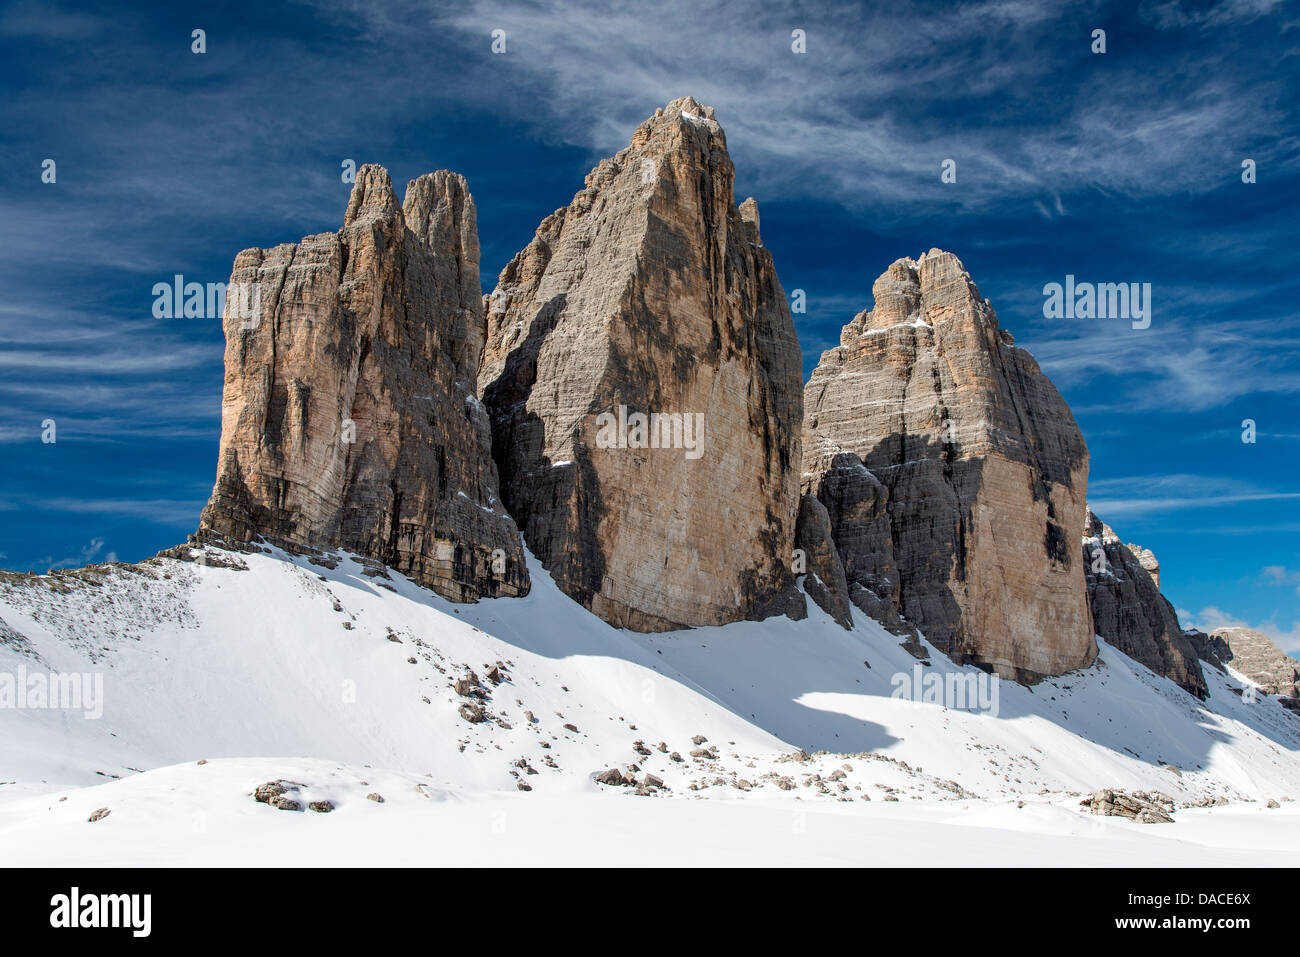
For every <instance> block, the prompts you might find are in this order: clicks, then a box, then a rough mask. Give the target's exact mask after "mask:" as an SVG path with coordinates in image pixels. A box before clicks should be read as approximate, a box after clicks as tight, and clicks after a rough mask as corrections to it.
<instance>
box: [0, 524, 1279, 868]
mask: <svg viewBox="0 0 1300 957" xmlns="http://www.w3.org/2000/svg"><path fill="white" fill-rule="evenodd" d="M193 555H194V556H199V555H202V556H204V558H205V560H210V561H211V562H212V563H211V564H201V563H196V562H193V561H179V560H175V559H159V560H155V561H152V562H150V563H145V564H144V565H142V566H122V567H114V566H108V567H103V566H101V567H98V568H96V569H91V570H88V571H85V572H80V573H73V574H65V575H60V576H56V577H38V578H19V577H17V576H9V577H7V578H6V579H5V580H4V582H3V583H0V619H2V620H3V621H2V623H0V675H3V674H5V673H10V674H15V673H17V672H18V670H19V669H20V668H23V669H26V671H27V672H28V673H29V674H33V673H34V674H37V675H40V674H48V673H49V672H59V673H64V674H67V673H89V674H91V675H92V676H93V675H94V674H102V676H103V678H102V680H103V701H102V711H103V714H102V717H100V718H98V719H93V718H89V719H88V718H86V717H83V716H82V714H81V713H80V712H76V711H70V710H66V709H64V710H58V709H50V708H44V709H30V708H14V707H0V848H4V849H5V856H6V858H7V859H11V860H14V861H15V862H18V861H27V862H31V863H37V862H41V861H45V860H50V858H49V857H48V856H46V855H48V854H50V853H51V849H54V851H53V853H54V854H55V858H56V859H66V860H70V861H82V860H87V861H95V862H99V863H110V862H113V863H133V862H153V863H161V862H167V861H183V862H208V861H216V862H229V863H236V862H240V861H241V860H247V855H253V856H254V857H258V856H259V855H273V854H289V855H291V856H292V857H296V858H297V859H300V860H302V861H304V862H315V861H319V862H321V863H325V862H327V861H326V860H325V858H324V857H322V856H321V855H324V854H325V853H326V852H325V851H324V850H323V849H322V848H321V847H320V845H319V842H320V841H322V840H326V841H337V842H339V843H338V846H337V847H336V848H335V849H334V851H333V852H331V853H334V854H345V855H348V856H349V859H350V860H357V861H370V862H404V863H420V862H428V863H433V862H436V861H442V860H445V861H450V860H454V859H455V858H454V853H455V850H456V848H457V847H459V846H460V843H461V842H458V841H457V840H452V839H450V838H449V836H448V835H449V834H456V833H470V832H475V829H476V828H480V827H483V828H488V829H489V831H488V833H496V831H495V830H492V829H494V828H497V826H498V823H499V822H498V823H494V822H497V818H495V817H493V816H492V815H491V814H488V809H494V810H493V813H494V814H495V813H498V812H499V813H500V814H501V815H503V816H504V817H503V820H504V819H508V820H509V821H510V822H511V824H510V825H509V827H508V828H506V830H508V831H509V833H510V834H511V835H513V836H512V838H511V839H510V840H507V841H501V842H498V844H497V845H496V846H497V847H498V850H499V851H500V854H501V858H500V859H501V860H510V859H519V860H529V861H541V860H554V861H557V862H563V863H578V862H590V861H597V860H601V859H602V855H603V854H604V853H605V852H606V850H608V849H610V848H614V847H618V846H622V845H625V844H627V845H634V844H637V842H640V846H641V847H642V848H643V850H644V856H645V857H646V860H652V861H654V862H658V863H672V862H674V861H685V860H695V859H701V860H703V859H708V858H707V853H712V854H713V855H714V857H713V858H712V860H713V861H715V862H716V861H717V859H718V858H717V855H724V856H726V855H730V856H731V858H733V859H734V861H735V862H738V863H746V862H752V863H761V862H763V861H769V862H785V861H801V862H808V863H811V862H823V863H835V862H842V863H853V862H855V861H856V862H865V861H867V860H870V861H871V862H874V863H898V864H906V863H913V862H915V863H925V860H924V857H923V853H922V856H920V857H918V856H917V841H922V842H923V843H924V844H925V847H929V848H931V849H937V848H939V847H941V846H942V847H947V846H948V843H951V842H953V841H957V842H958V843H959V844H962V847H963V848H964V850H963V853H969V854H970V855H973V856H974V857H975V858H978V857H979V855H980V854H984V857H983V858H982V860H981V861H980V862H982V863H986V864H988V863H1016V862H1018V860H1023V861H1029V860H1034V859H1035V855H1037V854H1040V853H1042V852H1043V851H1044V850H1045V849H1049V848H1054V847H1057V846H1058V845H1059V846H1061V847H1065V846H1073V845H1076V844H1077V845H1079V846H1080V847H1081V848H1082V849H1081V850H1080V851H1079V854H1078V855H1075V856H1074V857H1071V858H1069V862H1075V861H1079V862H1093V863H1119V862H1122V861H1121V860H1120V859H1121V858H1122V859H1129V858H1130V856H1131V862H1132V863H1155V862H1157V861H1160V860H1166V861H1169V862H1171V863H1182V862H1186V863H1192V862H1193V859H1194V858H1195V859H1196V862H1198V863H1204V861H1205V856H1204V853H1205V849H1206V848H1213V849H1215V853H1216V855H1217V856H1216V857H1215V858H1214V859H1216V860H1221V861H1222V862H1224V863H1270V862H1272V863H1279V864H1280V863H1283V862H1284V860H1285V858H1286V854H1287V852H1288V851H1289V852H1291V853H1294V851H1296V850H1297V849H1300V828H1296V827H1295V824H1296V823H1297V814H1298V812H1297V806H1296V804H1294V803H1289V802H1288V801H1287V799H1288V798H1291V797H1296V796H1300V760H1298V759H1300V720H1297V718H1296V717H1294V716H1292V715H1289V714H1287V713H1286V712H1285V711H1284V710H1283V709H1282V708H1280V707H1279V706H1278V705H1277V704H1276V702H1275V701H1273V700H1271V699H1270V698H1268V697H1267V696H1262V695H1261V696H1259V697H1258V699H1257V700H1256V701H1254V702H1251V701H1250V700H1243V698H1242V697H1241V696H1240V690H1241V684H1240V682H1238V681H1237V680H1235V679H1233V678H1230V677H1226V676H1224V675H1222V674H1220V673H1219V672H1217V671H1214V670H1213V669H1207V680H1208V681H1209V682H1210V688H1211V698H1210V700H1209V701H1208V702H1205V703H1202V702H1199V701H1197V700H1196V699H1195V698H1192V697H1191V696H1189V695H1187V694H1186V693H1185V692H1183V691H1182V690H1181V689H1179V688H1177V687H1176V686H1175V685H1173V684H1172V683H1171V682H1169V681H1167V680H1165V679H1163V678H1160V677H1157V676H1156V675H1154V674H1152V673H1151V672H1150V671H1148V670H1146V669H1145V668H1143V667H1142V666H1140V665H1138V664H1136V663H1134V662H1132V661H1130V660H1129V659H1128V658H1126V657H1125V656H1123V655H1122V654H1120V653H1118V652H1117V651H1115V650H1114V649H1111V648H1108V647H1103V648H1102V654H1101V658H1100V660H1099V663H1098V664H1097V665H1096V666H1095V667H1093V668H1091V669H1089V670H1087V671H1084V672H1079V673H1074V674H1070V675H1067V676H1065V677H1063V678H1060V679H1055V680H1051V681H1046V682H1044V683H1042V684H1040V685H1037V686H1035V687H1034V688H1032V689H1031V688H1023V687H1020V686H1018V685H1014V684H1011V683H1008V682H1001V683H998V684H997V685H996V686H992V685H990V686H986V687H992V688H994V689H995V690H996V698H994V699H993V700H992V702H986V704H989V703H991V704H993V705H995V707H993V708H986V709H985V710H984V711H967V710H960V709H958V708H955V707H951V708H945V707H943V706H942V704H926V703H921V702H913V701H908V700H900V699H899V698H897V697H892V696H891V695H892V694H893V693H894V691H895V689H896V688H897V687H898V686H899V684H900V683H901V682H902V681H903V680H904V678H906V679H907V680H913V679H915V677H917V676H918V675H937V676H940V677H943V676H948V675H953V676H967V677H972V676H978V677H980V680H988V679H987V678H984V677H983V676H982V675H981V674H980V673H979V672H976V671H974V670H973V669H969V668H958V667H956V666H954V665H952V664H951V663H950V662H948V661H947V659H945V658H944V657H943V656H942V655H939V654H938V653H933V652H932V655H931V658H932V661H933V665H932V666H930V667H927V668H922V666H921V665H920V664H919V663H918V662H917V661H916V660H915V659H914V658H912V656H911V655H909V654H908V653H907V652H906V651H905V650H903V649H902V648H901V647H899V644H898V639H897V638H895V637H894V636H892V635H890V634H889V633H888V632H886V631H884V630H883V629H882V628H880V627H879V626H878V625H876V624H875V623H874V622H872V621H870V620H868V619H865V618H863V617H861V616H858V617H857V619H856V628H855V630H854V631H853V632H846V631H844V630H843V629H842V628H840V627H839V626H838V625H836V624H835V623H834V622H833V621H831V619H830V618H829V617H827V616H825V615H824V614H823V613H822V612H820V610H818V609H817V608H816V606H813V605H811V604H810V618H809V619H808V620H806V621H803V622H793V621H790V620H788V619H784V618H775V619H770V620H768V621H765V622H743V623H738V624H733V625H728V626H724V627H720V628H708V629H699V630H695V631H686V632H675V633H669V634H662V635H650V636H646V635H634V634H632V633H629V632H624V631H618V630H616V629H614V628H612V627H610V626H609V625H607V624H606V623H604V622H602V621H601V620H600V619H598V618H596V617H595V616H593V615H590V614H589V613H587V612H586V611H585V610H583V609H582V608H581V607H579V606H578V605H576V604H575V603H574V602H572V601H571V600H570V599H569V598H567V597H566V596H564V595H563V594H562V593H560V592H559V591H558V589H557V588H556V587H555V586H554V584H553V583H552V582H551V580H550V578H549V576H548V575H547V574H546V573H545V571H543V570H542V569H541V568H540V567H539V566H537V565H536V564H533V566H532V567H531V568H530V572H531V573H532V576H533V582H534V587H533V591H532V594H531V595H529V596H528V597H527V598H524V599H500V600H494V601H484V602H481V603H479V604H477V605H453V604H451V603H449V602H446V601H444V600H442V599H440V598H438V597H437V596H436V595H433V594H432V593H430V592H428V591H426V590H424V589H421V588H419V587H417V586H415V585H413V584H411V583H410V582H408V581H406V580H404V579H402V578H401V577H400V576H398V575H396V574H393V573H390V572H385V571H383V570H381V569H376V568H375V567H374V566H373V563H361V562H358V561H356V560H353V559H352V558H350V557H348V556H342V555H341V556H337V558H336V559H331V560H329V561H327V563H326V564H325V565H322V564H314V563H313V562H312V561H311V560H309V559H308V558H305V557H290V556H287V555H285V554H283V553H280V552H274V551H273V552H270V553H267V554H261V553H254V554H243V555H236V554H234V553H230V552H222V551H218V550H215V549H207V550H197V549H196V550H194V552H193ZM225 565H234V566H235V567H222V566H225ZM329 565H334V566H335V567H328V566H329ZM494 667H495V668H496V669H497V670H496V671H495V672H493V671H492V669H493V668H494ZM471 671H472V672H473V673H474V678H475V679H477V685H475V684H474V681H473V680H472V679H471V680H470V681H468V682H467V683H462V685H461V688H460V690H461V691H462V692H463V691H466V690H469V691H471V692H474V693H473V694H471V695H469V696H467V695H464V694H459V693H458V692H457V688H456V687H455V684H456V682H457V681H462V682H464V681H465V679H467V678H468V677H469V674H470V672H471ZM930 680H934V679H930ZM91 686H92V687H93V684H92V685H91ZM476 687H477V688H479V689H481V692H475V688H476ZM1234 689H1235V690H1234ZM480 694H481V695H482V696H481V697H480V696H479V695H480ZM1248 698H1249V696H1247V699H1248ZM950 703H951V702H950ZM478 707H481V708H482V709H483V712H482V717H483V718H484V720H481V721H470V720H467V718H466V715H469V716H470V717H478V715H477V713H476V710H475V709H476V708H478ZM993 712H995V713H993ZM701 737H702V738H705V739H707V740H704V741H700V742H696V740H695V739H696V738H701ZM638 742H640V743H641V744H640V745H639V746H638ZM661 743H662V744H661ZM693 751H694V752H696V755H694V756H693V755H692V753H691V752H693ZM647 752H648V753H647ZM674 756H676V757H679V758H680V759H681V760H674ZM200 760H203V761H205V762H207V763H205V764H199V763H197V762H198V761H200ZM633 763H635V765H636V766H637V771H636V772H635V774H636V777H637V778H638V780H643V779H644V776H645V775H646V774H647V773H648V774H651V775H654V776H656V777H658V778H660V779H662V781H663V782H664V783H665V784H666V785H667V788H666V789H663V790H656V791H655V792H654V794H653V795H652V796H649V797H638V796H637V795H636V794H635V791H634V789H633V788H629V787H607V786H606V785H602V784H598V783H596V782H595V781H594V780H593V776H594V774H595V773H598V772H602V771H605V770H606V769H609V768H617V769H620V770H626V769H627V768H628V767H629V765H631V764H633ZM276 778H287V779H291V780H294V781H297V782H300V783H301V784H303V785H305V786H306V788H305V793H306V794H307V795H308V798H309V799H310V800H317V799H321V800H330V801H332V802H333V803H334V804H335V805H336V807H337V810H336V811H335V812H334V813H333V814H329V815H315V814H310V813H308V814H304V815H295V814H289V813H286V812H281V811H276V810H273V809H271V808H269V807H267V806H266V805H263V804H258V803H255V802H254V801H253V800H252V799H251V797H249V792H250V791H251V790H252V789H253V787H254V786H256V785H257V784H259V783H261V782H263V781H267V780H274V779H276ZM117 779H120V780H117ZM1101 787H1123V788H1144V789H1153V788H1154V789H1158V790H1161V791H1163V792H1166V793H1168V794H1170V795H1172V796H1173V797H1174V798H1175V799H1176V800H1177V801H1179V802H1180V804H1192V803H1194V802H1195V803H1202V804H1203V803H1207V799H1208V798H1212V797H1221V798H1226V799H1227V800H1228V802H1229V803H1228V804H1227V805H1226V806H1219V807H1215V808H1212V809H1203V808H1185V809H1183V810H1180V811H1179V812H1178V813H1177V815H1176V818H1177V821H1176V823H1175V824H1174V825H1135V824H1131V823H1129V822H1127V821H1121V820H1118V819H1101V818H1094V817H1087V816H1084V815H1082V814H1081V813H1080V811H1079V810H1078V795H1079V793H1080V792H1088V791H1092V790H1094V789H1097V788H1101ZM524 789H527V791H526V792H525V790H524ZM375 791H378V792H380V793H383V794H384V796H385V802H384V803H382V804H380V803H378V802H375V801H368V800H366V795H367V794H368V793H372V792H375ZM575 792H576V793H575ZM64 798H66V800H62V799H64ZM699 798H708V799H712V800H711V801H708V802H703V801H701V802H695V801H691V800H688V799H699ZM1268 799H1275V800H1277V801H1278V802H1281V807H1279V808H1274V809H1270V808H1266V807H1265V805H1264V802H1265V801H1267V800H1268ZM717 801H726V802H733V803H732V804H729V805H728V806H733V805H734V807H735V812H734V813H733V814H726V815H722V816H721V817H720V816H719V813H720V812H719V811H717V810H705V809H704V808H705V807H708V808H716V807H718V806H719V805H717V803H716V802H717ZM734 802H740V803H734ZM742 805H743V806H742ZM1022 805H1023V806H1022ZM100 807H107V808H109V810H110V811H111V814H110V815H109V816H108V817H106V818H104V819H103V820H101V821H98V822H95V823H90V822H88V821H87V818H88V816H89V814H90V812H91V811H94V810H96V809H98V808H100ZM507 810H508V814H507V813H506V812H507ZM433 818H436V821H437V823H436V825H435V824H434V823H433ZM199 821H202V822H203V823H202V825H200V824H199V823H196V822H199ZM724 821H725V822H726V823H725V824H724V823H723V822H724ZM810 821H816V822H818V824H817V827H816V828H814V827H812V826H811V824H809V822H810ZM456 822H460V823H459V824H457V823H456ZM458 827H459V828H460V830H457V828H458ZM502 827H505V825H502ZM566 828H577V829H578V830H580V831H581V832H582V834H583V835H584V836H583V837H581V839H579V840H574V839H572V838H573V835H572V834H570V835H569V838H570V839H566V838H565V836H564V835H565V834H566V833H567V832H566V831H565V829H566ZM755 828H757V829H758V831H755V830H754V829H755ZM467 829H468V830H467ZM665 829H668V830H671V831H672V832H673V833H674V834H675V835H676V836H675V837H674V838H673V839H672V840H667V839H666V838H665V834H666V831H665ZM773 829H775V831H777V832H780V833H782V834H784V835H790V834H794V835H797V836H798V835H802V836H803V837H807V835H808V834H812V833H814V832H816V833H817V834H819V835H820V837H819V838H818V839H815V840H794V841H788V840H787V839H786V837H779V838H775V837H774V838H773V841H774V843H772V844H770V845H765V844H764V843H763V840H760V839H759V838H758V836H757V835H758V834H760V833H761V834H767V833H769V832H770V831H772V830H773ZM692 835H693V836H694V838H693V839H692ZM1013 835H1019V836H1017V837H1015V838H1014V839H1013V837H1012V836H1013ZM426 838H427V840H426ZM661 838H665V839H662V840H661ZM466 840H468V838H466ZM764 840H765V839H764ZM1043 841H1048V843H1046V844H1044V843H1043ZM1117 841H1118V842H1119V844H1118V845H1117V844H1116V842H1117ZM756 842H757V843H756ZM945 842H948V843H945ZM963 842H964V843H963ZM1119 845H1123V848H1124V850H1123V851H1120V850H1117V847H1118V846H1119ZM687 846H689V848H690V849H689V850H688V849H686V848H687ZM889 848H897V849H898V853H899V855H901V856H900V857H899V858H898V859H890V858H889V857H888V853H887V852H888V849H889ZM906 848H911V849H912V850H911V851H910V852H907V853H906V854H904V849H906ZM1016 848H1022V849H1023V851H1024V854H1023V855H1022V854H1020V852H1019V851H1017V850H1016ZM674 849H677V850H674ZM1193 850H1196V851H1197V853H1199V854H1201V856H1200V857H1199V858H1197V857H1196V854H1193V853H1192V851H1193ZM922 851H923V849H922ZM245 852H247V853H246V854H245ZM241 855H244V856H241ZM445 855H452V856H445ZM674 855H676V856H674ZM683 855H684V857H683ZM1090 855H1091V856H1090ZM1117 855H1118V857H1117ZM334 862H335V863H337V862H338V861H337V860H334ZM485 862H486V861H485ZM1036 862H1038V863H1041V862H1042V861H1041V860H1036ZM1062 862H1066V861H1065V860H1064V859H1063V860H1062ZM629 863H634V862H629Z"/></svg>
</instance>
